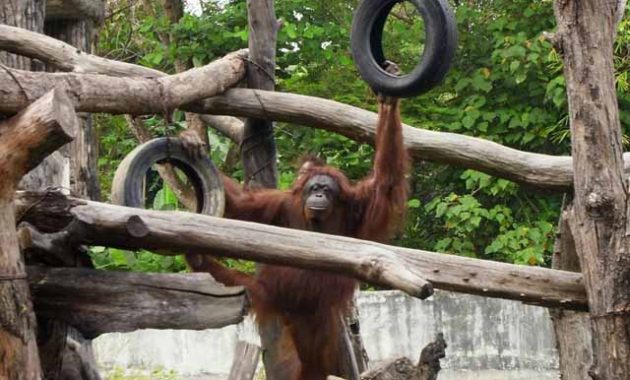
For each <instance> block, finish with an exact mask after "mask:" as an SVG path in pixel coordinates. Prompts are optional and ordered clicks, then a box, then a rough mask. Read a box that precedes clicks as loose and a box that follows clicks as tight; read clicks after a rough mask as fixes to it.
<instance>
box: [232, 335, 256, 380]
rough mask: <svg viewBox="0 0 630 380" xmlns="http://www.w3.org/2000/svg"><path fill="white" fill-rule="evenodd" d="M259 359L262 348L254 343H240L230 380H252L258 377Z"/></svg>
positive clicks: (237, 345) (236, 350)
mask: <svg viewBox="0 0 630 380" xmlns="http://www.w3.org/2000/svg"><path fill="white" fill-rule="evenodd" d="M259 358H260V347H258V346H257V345H255V344H252V343H247V342H243V341H240V342H238V343H237V344H236V349H235V353H234V361H233V362H232V368H231V369H230V374H229V375H228V380H252V379H253V378H254V375H256V369H257V368H258V360H259Z"/></svg>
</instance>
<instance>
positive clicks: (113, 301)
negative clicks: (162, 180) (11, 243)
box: [28, 267, 247, 338]
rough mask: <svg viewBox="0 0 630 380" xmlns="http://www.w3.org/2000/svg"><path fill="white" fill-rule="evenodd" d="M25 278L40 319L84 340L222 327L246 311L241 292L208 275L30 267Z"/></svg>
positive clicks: (243, 293) (240, 289) (242, 291)
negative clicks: (69, 329)
mask: <svg viewBox="0 0 630 380" xmlns="http://www.w3.org/2000/svg"><path fill="white" fill-rule="evenodd" d="M28 278H29V279H28V281H29V284H30V287H31V291H32V292H33V298H34V301H35V312H36V313H37V315H38V317H45V318H46V319H54V320H57V321H61V322H63V323H65V324H68V325H70V326H73V327H74V328H76V329H77V330H78V331H80V332H81V333H82V334H83V335H84V336H86V337H88V338H94V337H97V336H98V335H100V334H104V333H110V332H126V331H134V330H138V329H147V328H152V329H186V330H201V329H207V328H220V327H223V326H227V325H231V324H235V323H239V322H240V321H241V320H242V319H243V317H244V315H245V314H246V313H247V301H246V300H245V291H244V290H243V288H241V287H225V286H223V285H221V284H218V283H216V282H215V281H214V280H213V279H212V277H211V276H210V275H209V274H207V273H186V274H174V273H168V274H166V273H151V274H149V273H129V272H114V271H98V270H92V269H87V268H46V267H29V268H28ZM130 305H133V307H130Z"/></svg>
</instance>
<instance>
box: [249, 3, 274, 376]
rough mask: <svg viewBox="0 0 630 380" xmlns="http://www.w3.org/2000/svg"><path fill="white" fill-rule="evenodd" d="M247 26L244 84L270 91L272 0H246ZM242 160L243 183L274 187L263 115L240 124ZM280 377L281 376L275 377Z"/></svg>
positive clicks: (270, 136) (270, 134)
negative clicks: (247, 49) (247, 48)
mask: <svg viewBox="0 0 630 380" xmlns="http://www.w3.org/2000/svg"><path fill="white" fill-rule="evenodd" d="M247 19H248V26H249V34H248V47H249V51H250V60H249V62H248V63H247V87H249V88H250V89H254V90H259V89H260V90H267V91H273V90H274V88H275V72H276V40H277V34H278V29H279V25H280V24H279V22H278V20H276V12H275V10H274V6H273V0H247ZM240 148H241V161H242V162H243V171H244V172H245V184H247V185H249V186H252V187H265V188H275V187H276V182H277V180H278V178H277V177H278V173H277V172H278V169H277V167H276V143H275V140H274V137H273V124H272V122H271V120H267V119H266V118H257V117H248V118H247V120H245V125H244V127H243V140H242V142H241V147H240ZM278 380H282V379H278Z"/></svg>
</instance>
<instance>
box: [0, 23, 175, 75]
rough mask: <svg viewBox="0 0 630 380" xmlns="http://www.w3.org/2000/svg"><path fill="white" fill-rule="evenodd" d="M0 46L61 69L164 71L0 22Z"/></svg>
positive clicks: (120, 72) (122, 72) (109, 72)
mask: <svg viewBox="0 0 630 380" xmlns="http://www.w3.org/2000/svg"><path fill="white" fill-rule="evenodd" d="M0 50H5V51H8V52H11V53H14V54H19V55H22V56H25V57H29V58H35V59H39V60H41V61H43V62H46V63H47V64H49V65H53V66H54V67H55V68H57V69H58V70H60V71H69V72H75V73H92V74H104V75H110V76H115V77H127V76H130V77H134V76H139V77H145V78H157V77H161V76H165V75H166V74H165V73H163V72H161V71H158V70H153V69H150V68H148V67H143V66H138V65H133V64H130V63H125V62H120V61H115V60H112V59H106V58H101V57H99V56H96V55H93V54H89V53H88V52H86V51H85V49H81V48H79V47H75V46H72V45H70V44H69V43H66V42H63V41H61V40H58V39H56V38H53V37H49V36H47V35H45V34H40V33H35V32H31V31H29V30H26V29H22V28H16V27H12V26H9V25H0Z"/></svg>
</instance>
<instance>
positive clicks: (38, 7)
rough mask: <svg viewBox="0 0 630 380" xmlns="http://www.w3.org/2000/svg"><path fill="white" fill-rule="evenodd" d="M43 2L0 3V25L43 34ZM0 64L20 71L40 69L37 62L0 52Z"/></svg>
mask: <svg viewBox="0 0 630 380" xmlns="http://www.w3.org/2000/svg"><path fill="white" fill-rule="evenodd" d="M44 5H45V1H44V0H11V1H2V2H0V24H6V25H11V26H17V27H19V28H24V29H28V30H32V31H33V32H38V33H43V32H44ZM0 63H2V64H3V65H5V66H8V67H12V68H14V69H20V70H37V69H40V70H41V69H42V68H43V64H42V63H41V62H39V61H37V60H34V59H30V58H27V57H23V56H19V55H15V54H11V53H7V52H4V51H0Z"/></svg>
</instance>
